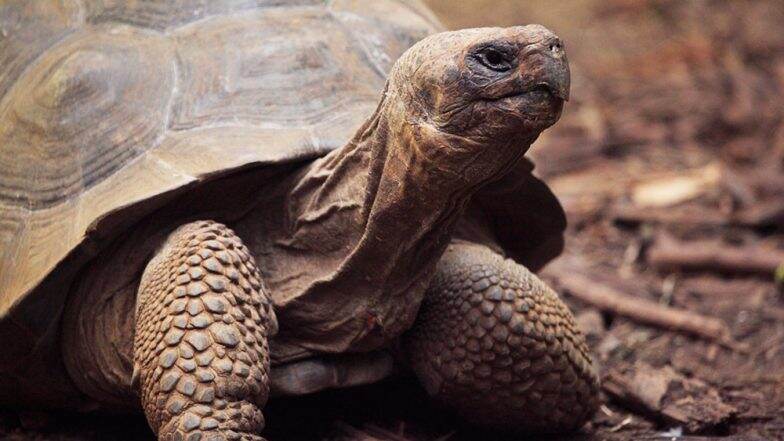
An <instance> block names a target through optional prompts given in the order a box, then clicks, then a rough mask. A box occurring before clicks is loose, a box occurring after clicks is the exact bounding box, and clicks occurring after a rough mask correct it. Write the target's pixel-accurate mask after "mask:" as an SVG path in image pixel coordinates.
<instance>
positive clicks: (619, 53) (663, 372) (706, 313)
mask: <svg viewBox="0 0 784 441" xmlns="http://www.w3.org/2000/svg"><path fill="white" fill-rule="evenodd" d="M428 3H429V4H430V5H431V7H432V8H433V9H434V10H435V12H436V13H437V14H438V15H439V16H440V17H442V19H443V20H444V22H445V24H446V25H447V26H449V27H469V26H478V25H511V24H521V23H529V22H539V23H542V24H545V25H546V26H548V27H550V28H551V29H553V30H555V31H556V32H557V33H559V34H560V35H561V36H562V37H563V39H564V40H565V42H566V45H567V51H568V53H569V55H570V59H571V61H572V66H573V74H574V75H573V100H572V101H571V102H570V104H569V106H568V107H567V112H566V114H565V115H564V118H563V120H562V122H561V123H559V125H558V127H557V129H554V130H553V131H552V133H549V134H547V135H546V136H544V137H543V138H542V139H541V140H540V141H539V143H538V144H537V145H536V147H535V149H534V151H533V153H532V154H533V156H534V157H535V159H536V161H537V164H538V170H539V173H540V174H541V175H543V176H544V177H545V178H546V180H547V181H548V183H550V185H551V186H553V188H554V189H555V191H556V193H557V194H558V195H559V197H560V198H561V199H562V201H563V203H564V206H565V207H566V210H567V212H568V214H569V218H570V228H569V232H568V241H567V252H566V253H565V255H564V256H563V257H562V258H560V259H559V260H558V261H557V262H556V263H555V264H554V265H551V266H550V267H548V269H547V270H546V271H545V273H544V276H545V278H547V279H548V280H549V281H550V282H551V283H552V284H553V285H554V286H556V287H559V288H561V291H562V292H563V293H564V298H565V299H566V301H567V302H568V303H569V304H570V305H571V306H572V307H573V309H574V310H575V312H576V314H577V316H578V321H579V322H580V324H581V326H582V327H583V329H584V330H585V331H586V333H587V334H588V338H589V341H590V343H591V345H592V347H593V349H594V352H595V353H596V354H597V357H598V359H599V362H600V364H601V372H602V376H603V379H604V393H605V395H606V396H605V404H604V405H603V406H602V408H601V409H600V410H599V412H597V414H596V416H595V417H594V418H593V420H592V421H591V422H590V423H589V424H588V425H587V426H586V427H585V428H584V429H583V430H582V431H581V432H580V433H578V434H576V435H574V436H572V437H566V438H553V439H580V440H637V439H670V437H671V436H674V435H677V434H680V433H682V434H684V437H682V438H679V439H687V440H698V439H699V440H707V439H714V437H715V439H718V438H719V437H720V438H721V439H726V440H771V439H784V410H782V409H784V295H782V292H781V290H780V289H777V287H776V285H775V283H774V274H773V273H774V271H775V267H776V262H779V260H777V259H778V258H779V257H777V256H781V255H784V254H782V252H784V234H782V233H784V105H782V102H784V100H783V98H784V33H782V32H781V29H782V28H784V2H781V0H769V1H766V0H759V1H732V0H727V1H718V0H717V1H709V0H693V1H689V2H684V1H680V0H560V1H558V2H552V1H548V0H527V1H525V2H521V1H516V0H470V1H461V2H455V1H453V0H429V1H428ZM706 250H707V251H706ZM738 250H742V252H741V253H740V254H738V253H739V251H738ZM700 252H704V253H703V254H707V255H708V256H707V257H708V258H704V259H702V260H699V262H698V257H695V256H698V255H699V254H700ZM668 253H669V254H668ZM733 253H734V254H733ZM743 253H745V254H743ZM684 256H685V257H684ZM738 256H740V257H738ZM733 259H734V260H733ZM695 262H696V263H695ZM770 262H772V263H770ZM568 274H580V275H582V276H583V277H584V279H581V280H583V281H587V282H586V283H581V284H577V285H576V284H571V285H570V284H569V280H568V277H567V275H568ZM608 290H610V291H611V293H612V294H613V295H619V296H620V297H617V298H610V300H609V301H607V302H604V303H602V304H600V305H598V304H596V303H595V297H596V295H597V294H601V293H604V292H606V291H608ZM580 299H583V300H580ZM585 299H589V302H586V301H585ZM590 299H594V300H590ZM641 299H642V300H650V301H652V303H653V305H651V302H648V303H645V304H644V305H645V308H648V307H655V308H659V309H657V310H656V311H657V312H661V314H662V317H664V318H665V319H666V320H675V321H674V322H673V321H661V320H664V319H662V318H660V317H658V316H656V317H653V316H652V315H650V314H647V313H646V314H639V313H637V312H638V311H647V310H646V309H644V308H643V306H640V308H638V309H635V305H642V304H640V303H639V301H640V300H641ZM623 302H627V303H628V302H631V304H632V308H631V310H630V309H629V308H626V309H624V307H622V304H625V303H623ZM635 302H638V303H635ZM597 305H598V306H597ZM685 311H689V312H692V313H698V314H700V315H701V316H702V317H700V318H701V319H706V322H705V323H703V322H700V321H695V320H687V321H686V323H680V324H677V319H678V318H680V317H682V314H683V313H684V312H685ZM673 323H676V324H673ZM706 323H707V324H706ZM708 325H711V326H713V325H716V326H718V328H715V327H706V326H708ZM666 328H668V329H666ZM265 413H266V415H267V417H268V418H267V420H268V422H269V430H268V432H267V436H268V437H269V438H270V439H273V440H284V439H350V440H360V439H365V440H374V439H375V440H437V439H450V440H458V439H482V440H484V439H502V438H503V435H502V434H492V433H487V432H482V431H476V429H472V428H470V427H466V426H464V425H462V424H461V422H460V421H457V420H455V419H454V418H453V417H452V416H450V415H449V414H448V413H447V412H445V411H444V410H442V409H439V408H437V407H435V406H434V405H432V404H429V401H428V400H427V398H426V396H425V394H424V393H423V392H422V390H421V389H419V387H418V386H417V385H416V383H415V382H414V381H413V380H411V379H399V380H395V381H392V382H386V383H383V384H379V385H374V386H370V387H363V388H358V389H352V390H343V391H333V392H329V393H326V394H320V395H316V396H309V397H302V398H297V399H286V400H274V402H273V403H272V404H271V405H270V406H269V409H268V410H267V411H265ZM151 437H152V435H151V433H150V432H149V429H147V427H146V423H145V421H144V418H143V417H141V416H139V415H137V416H130V417H129V416H117V417H94V416H76V415H37V414H22V415H20V414H17V413H14V412H6V413H0V438H3V439H11V440H33V439H35V440H38V439H41V440H43V439H51V440H77V439H80V440H81V439H87V440H139V439H151ZM510 439H519V437H518V438H510ZM531 439H539V438H538V437H532V438H531Z"/></svg>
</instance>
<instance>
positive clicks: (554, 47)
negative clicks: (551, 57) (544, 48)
mask: <svg viewBox="0 0 784 441" xmlns="http://www.w3.org/2000/svg"><path fill="white" fill-rule="evenodd" d="M561 49H563V45H561V42H560V41H559V40H555V41H553V42H552V43H550V51H551V52H560V51H561Z"/></svg>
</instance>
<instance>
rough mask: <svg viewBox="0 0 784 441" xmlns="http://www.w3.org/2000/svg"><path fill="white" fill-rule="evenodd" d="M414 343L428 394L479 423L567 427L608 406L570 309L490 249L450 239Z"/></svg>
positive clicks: (409, 345) (411, 350) (522, 428)
mask: <svg viewBox="0 0 784 441" xmlns="http://www.w3.org/2000/svg"><path fill="white" fill-rule="evenodd" d="M405 347H406V350H407V352H408V356H409V358H410V361H411V365H412V368H413V369H414V371H415V372H416V373H417V376H418V377H419V379H420V381H422V383H423V384H424V386H425V387H426V389H427V390H428V392H429V393H430V394H431V395H433V396H434V397H435V398H436V399H438V400H439V401H442V402H444V403H445V404H447V405H448V406H450V407H452V408H454V409H455V410H456V411H457V412H458V413H459V414H461V415H462V416H463V417H464V418H466V419H467V420H469V421H471V422H474V423H477V424H481V425H485V426H490V427H492V428H495V429H500V430H512V431H516V432H550V433H552V432H566V431H571V430H575V429H577V428H579V427H580V426H581V425H582V424H583V423H584V422H585V421H586V419H587V418H589V417H590V416H591V415H592V413H593V412H594V411H595V409H596V407H597V404H598V400H597V396H598V379H597V375H596V372H595V370H594V367H593V365H592V362H591V358H590V355H589V353H588V348H587V346H586V344H585V340H584V338H583V336H582V335H581V334H580V331H578V330H577V328H576V326H575V323H574V319H573V317H572V314H571V312H570V311H569V310H568V308H567V307H566V305H564V304H563V303H562V302H561V300H560V299H559V298H558V296H557V294H556V293H555V292H554V291H553V290H552V289H550V288H549V287H548V286H547V285H546V284H544V282H542V281H541V280H539V279H538V278H537V277H536V276H535V275H533V274H531V273H530V272H529V271H528V270H527V269H526V268H525V267H523V266H521V265H518V264H517V263H515V262H513V261H511V260H508V259H504V258H503V257H502V256H500V255H498V254H496V253H495V252H493V251H491V250H490V249H489V248H487V247H484V246H481V245H476V244H468V243H455V244H452V245H450V247H449V249H448V250H447V252H446V253H445V254H444V256H443V257H442V259H441V261H440V262H439V264H438V270H437V272H436V276H435V278H434V280H433V282H432V283H431V286H430V288H429V290H428V292H427V294H426V296H425V298H424V300H423V303H422V307H421V309H420V312H419V315H418V317H417V322H416V324H415V325H414V327H413V328H412V330H411V331H410V332H409V333H408V334H407V335H406V337H405Z"/></svg>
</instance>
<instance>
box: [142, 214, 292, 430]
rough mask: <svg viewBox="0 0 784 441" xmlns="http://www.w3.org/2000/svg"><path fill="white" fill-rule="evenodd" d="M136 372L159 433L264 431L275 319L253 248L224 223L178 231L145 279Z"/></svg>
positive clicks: (200, 224)
mask: <svg viewBox="0 0 784 441" xmlns="http://www.w3.org/2000/svg"><path fill="white" fill-rule="evenodd" d="M137 302H138V303H137V314H136V335H135V340H134V362H135V366H136V369H135V371H136V372H137V373H138V375H139V379H140V380H141V396H142V404H143V406H144V412H145V414H146V415H147V420H148V422H149V423H150V426H151V427H152V428H153V431H155V432H156V433H157V435H158V439H159V440H167V441H169V440H189V441H190V440H199V439H200V440H205V441H206V440H237V439H244V440H261V439H262V438H261V437H260V436H259V435H258V434H259V433H260V432H261V430H262V429H263V428H264V417H263V415H262V413H261V408H262V407H263V406H264V404H265V403H266V401H267V397H268V394H269V381H268V378H269V350H268V345H267V339H268V337H269V335H270V334H272V333H274V332H275V331H276V328H277V323H276V321H275V315H274V312H273V310H272V305H271V303H270V300H269V297H268V296H267V293H266V292H265V289H264V287H263V285H262V284H261V279H260V277H259V272H258V269H257V268H256V263H255V260H254V259H253V258H251V256H250V254H249V252H248V249H247V248H246V247H245V246H244V245H243V244H242V242H241V241H240V239H239V238H238V237H237V236H235V235H234V233H233V232H232V231H231V230H229V229H228V228H226V227H225V226H223V225H221V224H218V223H215V222H209V221H206V222H194V223H191V224H187V225H185V226H183V227H181V228H179V229H177V230H176V231H175V232H174V233H172V234H171V235H170V236H169V238H168V240H167V242H166V244H165V245H164V247H163V249H162V250H161V251H160V252H159V253H158V254H157V255H156V256H155V258H154V259H153V260H151V261H150V263H149V265H148V266H147V269H146V270H145V272H144V276H143V277H142V282H141V285H140V287H139V296H138V300H137Z"/></svg>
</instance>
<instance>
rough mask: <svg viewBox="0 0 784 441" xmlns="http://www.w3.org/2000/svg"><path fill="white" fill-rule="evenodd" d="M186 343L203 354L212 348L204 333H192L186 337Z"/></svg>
mask: <svg viewBox="0 0 784 441" xmlns="http://www.w3.org/2000/svg"><path fill="white" fill-rule="evenodd" d="M185 341H187V342H188V343H190V344H191V345H192V346H193V347H194V348H195V349H196V350H197V351H199V352H201V351H203V350H205V349H207V347H209V346H210V339H209V337H207V334H205V333H204V332H203V331H191V332H189V333H188V335H187V336H186V337H185Z"/></svg>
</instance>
